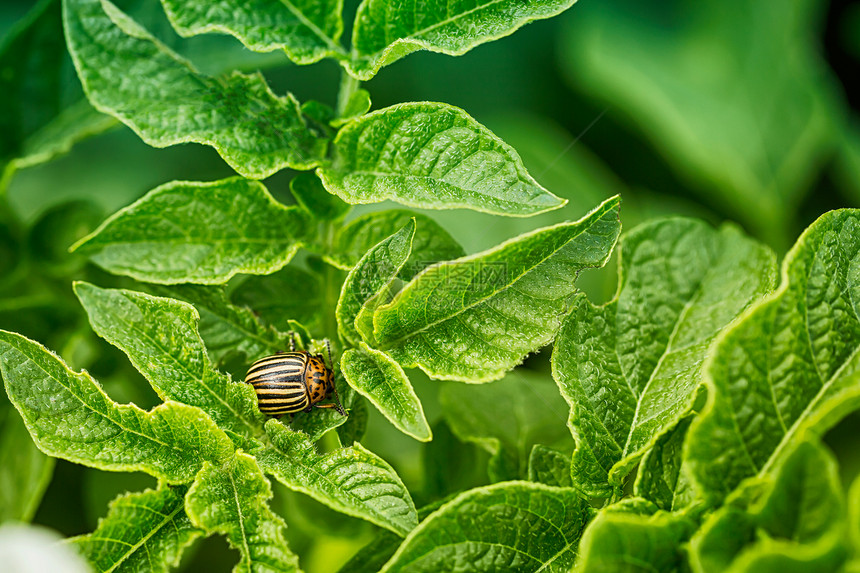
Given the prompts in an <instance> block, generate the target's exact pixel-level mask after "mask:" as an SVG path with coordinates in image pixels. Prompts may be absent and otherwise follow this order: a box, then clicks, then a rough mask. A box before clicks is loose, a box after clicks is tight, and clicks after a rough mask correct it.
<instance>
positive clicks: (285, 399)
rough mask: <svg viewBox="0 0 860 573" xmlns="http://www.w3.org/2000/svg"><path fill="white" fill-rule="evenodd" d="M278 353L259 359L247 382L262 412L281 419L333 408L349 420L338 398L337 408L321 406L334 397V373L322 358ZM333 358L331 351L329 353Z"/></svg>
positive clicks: (306, 354)
mask: <svg viewBox="0 0 860 573" xmlns="http://www.w3.org/2000/svg"><path fill="white" fill-rule="evenodd" d="M290 346H291V347H293V348H292V349H291V350H290V352H279V353H277V354H274V355H272V356H266V357H264V358H260V359H259V360H257V361H256V362H254V363H253V364H251V367H250V368H249V369H248V374H247V375H245V382H247V383H248V384H250V385H252V386H253V387H254V391H255V392H256V393H257V403H258V405H259V408H260V412H262V413H263V414H268V415H269V416H282V415H284V414H294V413H296V412H310V411H311V410H313V409H314V408H332V409H334V410H336V411H337V412H339V413H340V414H342V415H344V416H346V412H345V411H344V409H343V406H341V404H340V399H339V398H338V400H337V403H336V404H320V403H319V402H321V401H323V400H325V399H327V398H329V397H330V396H331V395H332V394H334V395H335V397H337V390H336V389H335V387H334V373H333V372H332V371H331V369H330V368H329V367H328V366H326V364H325V362H324V361H323V357H322V355H320V354H317V355H312V354H311V353H310V352H306V351H304V350H298V351H297V350H295V347H294V345H293V344H290ZM329 356H331V351H329Z"/></svg>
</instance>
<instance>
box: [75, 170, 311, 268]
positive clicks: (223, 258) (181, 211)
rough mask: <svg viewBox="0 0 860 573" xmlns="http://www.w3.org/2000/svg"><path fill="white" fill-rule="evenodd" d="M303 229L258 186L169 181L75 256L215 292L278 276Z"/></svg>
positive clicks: (300, 218) (302, 221)
mask: <svg viewBox="0 0 860 573" xmlns="http://www.w3.org/2000/svg"><path fill="white" fill-rule="evenodd" d="M308 226H309V225H308V222H307V216H306V215H305V214H304V213H303V211H301V210H300V209H299V208H297V207H285V206H284V205H281V204H280V203H278V202H277V201H275V199H274V198H273V197H272V196H271V195H270V194H269V192H268V191H267V190H266V188H265V187H264V186H263V185H262V183H259V182H256V181H248V180H246V179H241V178H238V177H235V178H231V179H224V180H221V181H215V182H211V183H195V182H183V181H174V182H171V183H167V184H165V185H161V186H159V187H156V188H155V189H153V190H152V191H150V192H149V193H147V194H146V195H144V196H143V197H142V198H141V199H139V200H137V201H136V202H134V203H132V204H131V205H129V206H128V207H125V208H124V209H121V210H119V211H117V212H116V213H114V214H113V215H112V216H111V217H110V218H108V219H107V220H106V221H105V222H104V223H102V225H101V226H100V227H99V228H98V229H96V230H95V231H94V232H93V233H92V234H91V235H89V236H88V237H85V238H84V239H83V240H81V241H79V242H78V243H76V244H75V245H74V246H73V247H72V249H73V250H75V251H79V252H81V253H82V254H85V255H87V256H89V257H90V258H91V259H92V260H93V262H95V263H96V264H98V265H99V266H101V267H103V268H104V269H106V270H108V271H110V272H112V273H116V274H123V275H127V276H130V277H133V278H135V279H138V280H141V281H146V282H154V283H161V284H176V283H183V282H192V283H201V284H218V283H224V282H226V281H227V280H228V279H229V278H230V277H232V276H233V275H235V274H236V273H252V274H268V273H272V272H274V271H276V270H278V269H280V268H281V267H283V266H284V265H286V264H287V263H288V262H289V261H290V259H291V258H292V257H293V255H294V254H295V252H296V251H297V250H298V248H299V245H300V242H299V241H300V240H301V238H302V237H304V236H305V235H306V234H307V229H308Z"/></svg>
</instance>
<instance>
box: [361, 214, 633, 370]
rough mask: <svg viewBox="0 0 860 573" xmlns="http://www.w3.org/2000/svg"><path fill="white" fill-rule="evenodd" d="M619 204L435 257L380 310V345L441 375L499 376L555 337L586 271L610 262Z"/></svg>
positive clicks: (400, 358)
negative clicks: (468, 251)
mask: <svg viewBox="0 0 860 573" xmlns="http://www.w3.org/2000/svg"><path fill="white" fill-rule="evenodd" d="M618 207H619V198H618V197H613V198H611V199H608V200H607V201H606V202H604V203H603V204H602V205H600V206H599V207H598V208H597V209H595V210H594V211H592V212H591V213H589V214H588V215H586V216H585V217H584V218H582V219H581V220H579V221H577V222H575V223H560V224H558V225H554V226H551V227H546V228H543V229H538V230H536V231H533V232H531V233H527V234H525V235H521V236H519V237H516V238H514V239H512V240H510V241H508V242H506V243H503V244H501V245H499V246H497V247H495V248H493V249H490V250H488V251H484V252H482V253H478V254H475V255H471V256H468V257H463V258H461V259H457V260H455V261H448V262H443V263H439V264H437V265H433V266H430V267H427V268H426V269H425V270H424V271H423V272H421V273H420V274H418V275H417V276H416V277H415V278H414V279H412V281H411V282H409V283H408V284H407V285H405V286H404V287H403V289H402V290H401V291H400V292H399V293H398V294H397V296H396V297H395V298H394V300H392V301H391V302H390V303H388V304H385V305H383V306H381V307H379V308H378V309H377V310H376V312H375V313H374V315H373V326H374V329H373V334H374V337H375V344H374V347H375V348H377V349H379V350H383V351H385V352H386V353H388V354H389V355H391V356H392V357H393V358H394V359H395V360H397V361H398V362H400V364H401V365H403V366H404V367H405V368H411V367H414V366H418V367H420V368H421V369H422V370H424V371H425V372H427V374H429V375H430V376H432V377H434V378H442V379H454V380H462V381H468V382H486V381H490V380H496V379H498V378H501V377H502V376H504V374H505V372H507V371H508V370H510V369H512V368H513V367H514V366H516V365H517V364H519V363H520V362H521V361H522V359H523V357H524V356H525V355H527V354H528V353H530V352H534V351H535V350H537V349H539V348H541V347H542V346H544V345H546V344H547V343H549V342H550V341H551V340H552V339H553V338H554V336H555V333H556V331H557V330H558V328H559V327H560V326H561V322H562V319H563V317H564V315H565V314H566V313H567V312H568V310H569V304H570V300H569V299H570V297H571V295H572V294H574V293H575V292H576V290H577V289H576V286H575V285H574V282H575V280H576V277H577V275H578V274H579V272H580V271H582V270H583V269H585V268H589V267H600V266H602V265H603V264H605V263H606V261H607V260H608V258H609V254H610V252H611V250H612V247H613V246H614V245H615V241H616V239H617V238H618V232H619V229H620V223H619V221H618Z"/></svg>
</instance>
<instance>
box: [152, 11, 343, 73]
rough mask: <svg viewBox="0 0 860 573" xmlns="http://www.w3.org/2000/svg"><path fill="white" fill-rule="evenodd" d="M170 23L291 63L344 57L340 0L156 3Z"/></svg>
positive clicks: (183, 30) (186, 31)
mask: <svg viewBox="0 0 860 573" xmlns="http://www.w3.org/2000/svg"><path fill="white" fill-rule="evenodd" d="M161 3H162V4H163V5H164V9H165V11H166V12H167V16H168V18H170V22H171V23H172V24H173V26H174V28H176V30H177V32H179V33H180V34H182V35H183V36H194V35H197V34H205V33H209V32H220V33H225V34H230V35H231V36H235V37H236V38H238V39H239V40H240V41H241V42H242V43H243V44H244V45H245V46H247V47H248V48H249V49H251V50H254V51H255V52H271V51H273V50H284V52H286V54H287V56H288V57H289V58H290V59H291V60H293V61H294V62H296V63H297V64H312V63H314V62H316V61H318V60H321V59H323V58H325V57H329V56H345V53H344V50H343V48H342V47H341V46H340V44H339V43H338V40H339V39H340V35H341V32H343V21H342V20H341V8H342V4H343V0H323V1H320V0H282V1H279V2H273V1H271V0H251V1H240V0H219V1H218V2H203V1H192V2H188V1H183V2H179V1H178V0H161Z"/></svg>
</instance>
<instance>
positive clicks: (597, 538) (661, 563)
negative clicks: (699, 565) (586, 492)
mask: <svg viewBox="0 0 860 573" xmlns="http://www.w3.org/2000/svg"><path fill="white" fill-rule="evenodd" d="M694 527H695V523H694V522H693V521H691V520H689V519H687V518H686V517H684V516H683V515H680V514H674V513H666V512H663V511H660V512H657V513H656V514H654V515H642V514H638V513H635V512H627V511H617V510H609V511H606V510H604V511H601V512H600V513H598V515H597V517H596V518H594V520H593V521H592V522H591V523H589V524H588V527H586V528H585V533H583V534H582V541H581V542H580V545H579V551H580V554H579V557H578V559H577V562H576V567H575V568H574V569H573V570H574V571H576V572H577V573H579V572H582V573H591V572H594V573H626V572H628V571H660V572H663V573H682V572H684V571H687V570H688V569H687V555H686V552H685V551H684V549H683V547H682V545H683V543H684V542H685V541H686V540H687V539H688V538H689V536H690V533H691V532H692V531H693V528H694Z"/></svg>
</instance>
